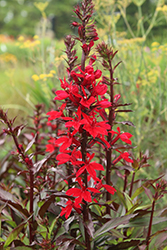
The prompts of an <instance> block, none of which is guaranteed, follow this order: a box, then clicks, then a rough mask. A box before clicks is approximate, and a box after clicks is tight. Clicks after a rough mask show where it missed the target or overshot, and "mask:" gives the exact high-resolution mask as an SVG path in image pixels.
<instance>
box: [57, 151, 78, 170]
mask: <svg viewBox="0 0 167 250" xmlns="http://www.w3.org/2000/svg"><path fill="white" fill-rule="evenodd" d="M69 153H70V151H69ZM81 159H82V154H81V151H77V150H76V149H74V150H73V151H72V153H71V155H70V154H67V153H62V154H58V155H57V157H56V160H57V161H59V163H58V165H61V164H64V163H66V162H68V161H70V162H71V163H72V164H73V166H79V165H80V164H82V163H83V162H82V161H81Z"/></svg>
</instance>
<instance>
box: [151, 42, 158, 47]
mask: <svg viewBox="0 0 167 250" xmlns="http://www.w3.org/2000/svg"><path fill="white" fill-rule="evenodd" d="M151 46H152V47H156V46H159V43H158V42H153V43H152V44H151Z"/></svg>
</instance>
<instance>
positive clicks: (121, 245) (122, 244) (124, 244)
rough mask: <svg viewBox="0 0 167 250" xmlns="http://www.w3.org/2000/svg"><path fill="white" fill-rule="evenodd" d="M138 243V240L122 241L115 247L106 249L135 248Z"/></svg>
mask: <svg viewBox="0 0 167 250" xmlns="http://www.w3.org/2000/svg"><path fill="white" fill-rule="evenodd" d="M139 243H140V240H130V241H128V242H127V241H124V242H120V243H118V244H117V245H112V246H111V247H109V248H107V249H108V250H119V249H127V248H129V247H133V246H136V245H138V244H139Z"/></svg>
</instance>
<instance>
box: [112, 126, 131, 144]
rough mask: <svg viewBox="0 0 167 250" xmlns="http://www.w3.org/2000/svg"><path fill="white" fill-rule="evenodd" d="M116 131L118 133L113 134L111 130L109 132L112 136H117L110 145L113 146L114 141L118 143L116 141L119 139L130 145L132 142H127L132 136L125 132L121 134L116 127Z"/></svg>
mask: <svg viewBox="0 0 167 250" xmlns="http://www.w3.org/2000/svg"><path fill="white" fill-rule="evenodd" d="M117 130H118V132H115V131H113V130H112V131H110V133H112V134H117V136H116V137H115V138H114V139H113V140H112V142H111V145H113V144H114V143H115V142H116V141H118V139H121V140H122V141H124V142H126V143H128V144H130V145H131V144H132V142H131V140H129V138H131V137H132V136H133V135H132V134H130V133H127V132H125V133H122V134H121V130H120V128H119V127H117Z"/></svg>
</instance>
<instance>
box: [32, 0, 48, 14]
mask: <svg viewBox="0 0 167 250" xmlns="http://www.w3.org/2000/svg"><path fill="white" fill-rule="evenodd" d="M48 4H49V3H48V2H45V3H42V2H39V3H38V2H35V3H34V5H35V7H37V9H39V10H40V11H41V12H43V11H44V10H45V9H46V7H47V6H48Z"/></svg>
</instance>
